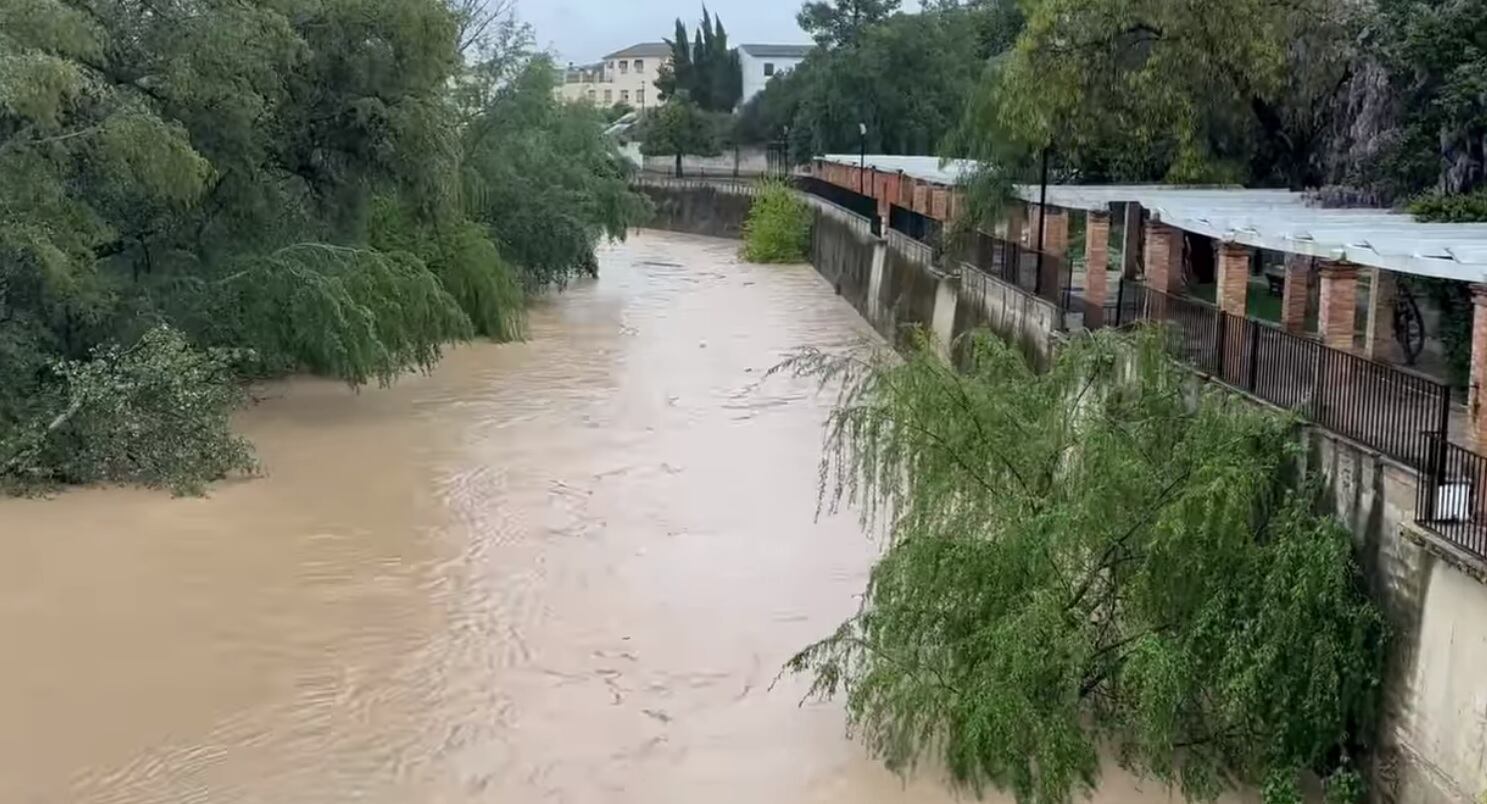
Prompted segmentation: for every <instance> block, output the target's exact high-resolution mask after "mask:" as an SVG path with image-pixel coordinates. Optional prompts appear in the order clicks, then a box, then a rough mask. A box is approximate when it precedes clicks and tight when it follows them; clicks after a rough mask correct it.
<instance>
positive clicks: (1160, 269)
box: [1145, 223, 1182, 293]
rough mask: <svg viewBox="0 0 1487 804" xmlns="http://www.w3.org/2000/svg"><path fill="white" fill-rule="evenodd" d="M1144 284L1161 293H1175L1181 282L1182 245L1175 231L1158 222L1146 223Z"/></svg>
mask: <svg viewBox="0 0 1487 804" xmlns="http://www.w3.org/2000/svg"><path fill="white" fill-rule="evenodd" d="M1145 251H1146V284H1147V286H1148V287H1150V288H1151V289H1153V290H1159V291H1161V292H1163V293H1176V292H1177V291H1178V289H1179V288H1180V287H1181V283H1182V269H1181V263H1180V260H1181V258H1182V245H1181V241H1179V240H1178V235H1177V231H1176V230H1175V229H1173V228H1172V227H1170V226H1165V225H1163V224H1160V223H1148V224H1147V225H1146V249H1145Z"/></svg>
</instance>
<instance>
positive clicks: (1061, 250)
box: [1033, 206, 1069, 302]
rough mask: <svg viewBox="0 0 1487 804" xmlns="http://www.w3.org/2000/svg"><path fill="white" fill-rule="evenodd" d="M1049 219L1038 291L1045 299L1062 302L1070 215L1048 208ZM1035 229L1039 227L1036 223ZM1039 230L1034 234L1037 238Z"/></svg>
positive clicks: (1045, 225) (1044, 234) (1044, 236)
mask: <svg viewBox="0 0 1487 804" xmlns="http://www.w3.org/2000/svg"><path fill="white" fill-rule="evenodd" d="M1047 212H1048V217H1047V218H1046V220H1045V221H1044V222H1043V242H1042V244H1041V246H1042V249H1041V250H1042V252H1043V259H1042V260H1041V261H1040V263H1039V265H1040V266H1041V271H1042V273H1041V275H1040V276H1039V278H1038V290H1039V292H1040V293H1041V294H1042V296H1043V298H1045V299H1048V300H1050V301H1053V302H1062V301H1063V299H1062V297H1061V294H1060V292H1059V291H1060V290H1062V285H1063V279H1064V276H1065V275H1066V274H1067V273H1068V270H1069V213H1068V212H1066V211H1065V210H1063V209H1061V208H1058V207H1052V206H1050V207H1048V208H1047ZM1033 225H1034V227H1036V226H1037V225H1038V223H1037V222H1036V221H1035V222H1034V223H1033ZM1037 231H1038V230H1037V229H1036V228H1034V229H1033V234H1034V236H1035V237H1036V236H1037Z"/></svg>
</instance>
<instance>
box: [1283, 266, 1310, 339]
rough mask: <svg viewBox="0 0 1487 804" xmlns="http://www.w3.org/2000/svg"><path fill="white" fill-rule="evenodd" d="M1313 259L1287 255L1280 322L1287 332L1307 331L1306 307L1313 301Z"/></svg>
mask: <svg viewBox="0 0 1487 804" xmlns="http://www.w3.org/2000/svg"><path fill="white" fill-rule="evenodd" d="M1311 275H1312V270H1311V258H1310V257H1303V256H1301V255H1300V254H1287V255H1286V285H1285V289H1284V290H1283V291H1282V292H1281V302H1280V308H1281V312H1280V322H1281V326H1283V327H1285V328H1286V331H1287V332H1293V333H1298V334H1299V333H1302V332H1305V331H1306V307H1307V303H1308V302H1309V301H1310V299H1311Z"/></svg>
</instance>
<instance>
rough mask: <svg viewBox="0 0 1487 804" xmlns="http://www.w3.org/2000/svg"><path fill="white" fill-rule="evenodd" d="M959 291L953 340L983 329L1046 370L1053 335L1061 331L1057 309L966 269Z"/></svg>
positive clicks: (1054, 341) (1000, 282)
mask: <svg viewBox="0 0 1487 804" xmlns="http://www.w3.org/2000/svg"><path fill="white" fill-rule="evenodd" d="M959 291H960V299H959V304H957V305H956V311H955V326H954V334H955V337H957V338H958V337H960V336H961V335H962V334H964V333H966V332H969V331H971V330H973V329H976V328H978V327H985V328H986V329H989V330H991V331H992V332H995V333H996V334H997V335H999V336H1001V337H1002V338H1003V339H1004V340H1006V341H1008V342H1009V343H1012V344H1015V345H1016V346H1017V347H1018V348H1020V349H1021V350H1022V353H1023V354H1024V355H1026V356H1027V358H1028V360H1029V361H1031V362H1032V363H1033V365H1035V366H1037V367H1038V368H1039V369H1046V368H1048V367H1049V365H1050V364H1051V363H1052V361H1053V350H1054V346H1055V344H1056V342H1057V335H1056V333H1057V332H1059V331H1060V330H1061V329H1063V327H1062V326H1061V322H1062V311H1061V310H1059V308H1058V307H1057V306H1055V305H1054V304H1053V303H1052V302H1050V301H1048V300H1047V299H1040V298H1038V297H1037V296H1034V295H1033V294H1031V293H1028V292H1027V291H1025V290H1022V289H1021V288H1018V287H1016V286H1014V285H1010V284H1007V283H1006V282H1003V281H1001V280H999V279H996V278H994V277H991V276H988V275H986V274H984V273H982V272H981V271H978V270H976V269H975V268H973V267H971V266H969V265H963V266H961V269H960V287H959Z"/></svg>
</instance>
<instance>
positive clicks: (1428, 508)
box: [1415, 436, 1487, 558]
mask: <svg viewBox="0 0 1487 804" xmlns="http://www.w3.org/2000/svg"><path fill="white" fill-rule="evenodd" d="M1430 445H1431V452H1432V454H1431V460H1430V463H1429V466H1427V467H1426V469H1425V470H1424V471H1422V472H1421V473H1420V491H1419V496H1418V497H1417V499H1416V500H1415V521H1416V522H1418V523H1420V524H1421V525H1424V526H1426V527H1428V528H1430V529H1431V530H1433V531H1435V532H1436V533H1437V534H1439V535H1440V536H1441V537H1442V538H1444V539H1445V540H1446V541H1449V542H1451V543H1452V544H1454V545H1456V546H1458V547H1460V548H1462V549H1463V550H1467V551H1469V552H1471V553H1474V554H1475V555H1477V556H1479V557H1482V558H1487V457H1483V456H1481V455H1478V454H1477V453H1475V452H1472V451H1471V450H1469V449H1464V448H1462V447H1458V446H1456V445H1455V444H1452V443H1450V442H1449V441H1447V440H1446V439H1444V438H1441V437H1438V436H1432V437H1431V439H1430Z"/></svg>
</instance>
